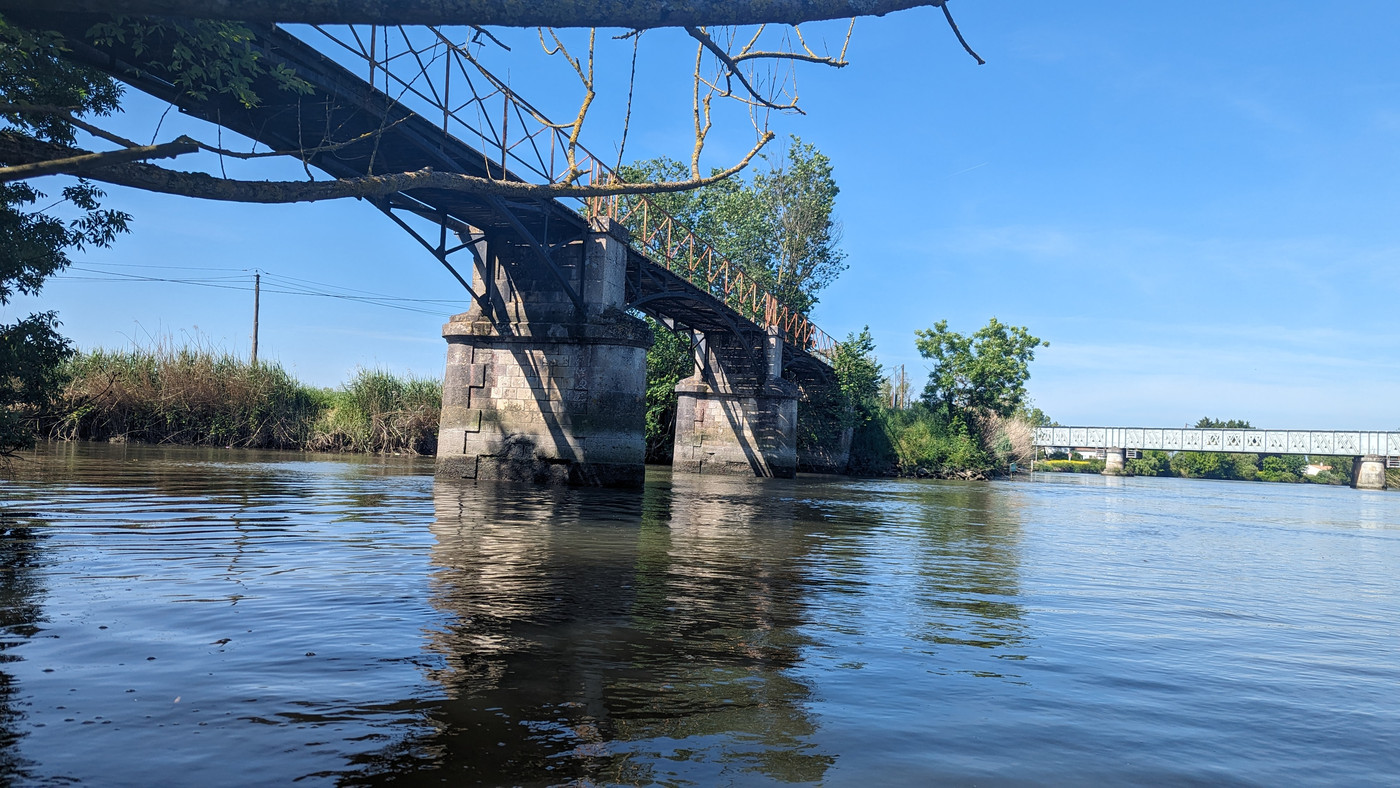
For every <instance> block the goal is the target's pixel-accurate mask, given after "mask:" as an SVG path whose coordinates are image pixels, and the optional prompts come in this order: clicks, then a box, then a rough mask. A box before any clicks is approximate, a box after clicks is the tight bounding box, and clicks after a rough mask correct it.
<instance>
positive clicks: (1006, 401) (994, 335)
mask: <svg viewBox="0 0 1400 788" xmlns="http://www.w3.org/2000/svg"><path fill="white" fill-rule="evenodd" d="M914 333H915V335H916V337H917V338H916V339H915V345H916V346H917V347H918V349H919V353H920V354H921V355H923V357H924V358H926V359H930V360H931V361H933V363H934V366H933V369H932V370H931V372H930V374H929V380H928V385H927V386H926V387H925V388H924V399H925V401H927V402H928V403H929V404H930V405H933V406H935V407H937V406H943V407H947V408H948V409H950V410H952V411H960V412H964V413H977V412H979V411H986V412H990V413H995V414H997V415H998V416H1010V415H1011V414H1012V413H1015V412H1016V410H1017V409H1018V408H1019V407H1020V406H1021V405H1022V403H1023V402H1024V401H1025V398H1026V381H1027V380H1028V379H1029V378H1030V362H1031V361H1033V360H1034V359H1035V349H1036V348H1038V347H1049V346H1050V343H1049V342H1044V341H1042V340H1041V339H1040V338H1039V337H1034V336H1031V333H1030V332H1029V331H1028V330H1027V329H1026V328H1025V327H1024V326H1009V325H1006V324H1005V323H1002V322H1000V321H999V320H997V319H996V318H995V317H993V318H992V319H991V320H990V321H988V323H987V325H985V326H983V327H982V328H980V329H978V330H977V332H976V333H974V334H972V335H970V336H967V335H963V334H960V333H958V332H956V331H951V330H949V329H948V321H946V320H940V321H938V322H937V323H935V324H934V326H933V328H931V329H927V330H919V331H915V332H914Z"/></svg>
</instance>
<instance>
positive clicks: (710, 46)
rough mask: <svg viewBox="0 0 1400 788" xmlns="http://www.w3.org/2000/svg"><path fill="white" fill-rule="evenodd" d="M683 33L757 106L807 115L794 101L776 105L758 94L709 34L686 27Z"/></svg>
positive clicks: (732, 59) (695, 28) (732, 60)
mask: <svg viewBox="0 0 1400 788" xmlns="http://www.w3.org/2000/svg"><path fill="white" fill-rule="evenodd" d="M685 32H687V33H689V34H690V37H691V38H693V39H695V40H696V41H699V42H700V44H701V46H703V47H705V49H707V50H709V52H710V54H712V55H714V56H715V58H717V59H718V60H719V62H721V63H723V64H724V66H725V69H726V74H725V76H726V77H734V78H735V79H738V80H739V84H741V85H743V86H744V89H745V90H747V91H748V92H749V95H750V96H752V97H753V100H754V101H756V102H758V103H759V104H761V105H763V106H765V107H768V108H769V109H779V110H788V109H790V110H796V111H797V113H798V114H799V115H806V114H807V113H805V112H803V111H802V108H801V107H798V106H797V102H796V101H792V102H789V103H787V104H777V103H775V102H773V101H772V100H771V99H769V98H768V97H766V96H764V95H763V94H762V93H759V92H758V91H757V90H756V89H755V88H754V86H753V85H752V84H751V83H750V82H749V80H748V78H747V77H745V76H744V73H743V71H741V70H740V68H739V64H738V63H736V62H734V58H732V57H730V56H729V53H728V52H726V51H724V48H723V47H721V46H720V45H719V44H716V43H715V40H714V39H713V38H710V34H709V33H707V32H705V31H704V30H701V29H700V28H698V27H686V29H685Z"/></svg>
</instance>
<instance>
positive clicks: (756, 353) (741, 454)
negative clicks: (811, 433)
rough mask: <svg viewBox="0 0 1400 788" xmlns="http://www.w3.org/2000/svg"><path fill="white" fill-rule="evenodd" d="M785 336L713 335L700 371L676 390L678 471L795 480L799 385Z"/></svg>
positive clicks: (703, 346)
mask: <svg viewBox="0 0 1400 788" xmlns="http://www.w3.org/2000/svg"><path fill="white" fill-rule="evenodd" d="M782 372H783V339H782V336H781V335H779V334H778V333H777V330H776V329H770V331H769V333H768V334H767V335H752V336H738V335H735V334H732V333H727V332H723V333H721V332H715V333H711V334H706V335H704V337H703V338H702V339H700V341H699V347H698V350H697V353H696V372H695V374H694V375H693V376H691V377H689V378H687V379H685V380H682V381H681V382H680V384H679V385H677V386H676V394H677V395H678V400H679V401H678V403H677V409H676V448H675V453H674V454H673V456H672V469H673V470H674V471H676V472H679V473H709V474H730V475H743V476H776V477H786V478H791V477H792V476H795V475H796V474H797V399H798V388H797V385H796V384H794V383H792V382H791V381H787V380H784V379H783V377H782Z"/></svg>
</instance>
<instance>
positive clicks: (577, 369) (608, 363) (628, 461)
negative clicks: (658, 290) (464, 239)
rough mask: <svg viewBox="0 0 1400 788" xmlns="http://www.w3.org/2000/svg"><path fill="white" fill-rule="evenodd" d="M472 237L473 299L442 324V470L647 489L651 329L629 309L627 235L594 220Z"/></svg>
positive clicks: (445, 473)
mask: <svg viewBox="0 0 1400 788" xmlns="http://www.w3.org/2000/svg"><path fill="white" fill-rule="evenodd" d="M552 246H553V250H552V251H549V252H547V253H546V250H543V249H541V247H540V245H539V244H533V245H532V244H531V243H529V242H528V241H527V242H525V243H522V242H520V239H518V238H513V237H510V236H507V235H505V234H502V233H496V234H482V235H480V236H478V237H477V240H476V241H475V250H474V251H475V254H474V257H475V268H474V276H473V279H474V282H473V290H474V291H475V293H477V294H479V296H478V299H477V301H476V302H474V303H473V304H472V306H471V308H470V309H468V310H467V311H466V312H464V313H462V314H459V315H454V316H453V317H452V318H451V320H450V322H448V323H447V325H445V326H444V327H443V331H442V334H443V338H445V339H446V340H447V374H446V377H445V379H444V382H443V397H442V398H443V402H442V421H441V426H440V429H439V433H438V454H437V472H438V474H439V475H440V476H448V477H457V478H466V479H479V480H502V481H521V482H535V483H545V484H585V485H602V486H630V485H640V484H641V483H642V481H643V477H644V472H645V466H644V462H645V458H646V440H645V418H646V352H647V348H648V347H650V346H651V344H652V339H653V338H652V335H651V331H650V330H649V329H648V328H647V326H646V324H645V323H644V322H642V321H641V320H638V319H637V318H634V317H632V316H630V315H628V314H627V313H626V312H625V308H626V301H625V294H624V290H625V280H626V267H627V230H626V228H624V227H623V226H622V225H620V224H618V223H616V222H613V221H612V220H610V219H595V220H593V221H592V222H590V225H589V227H588V232H587V233H586V234H585V235H584V236H583V237H581V238H577V239H575V240H573V241H567V240H566V241H563V242H560V243H556V244H553V245H552Z"/></svg>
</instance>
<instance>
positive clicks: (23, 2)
mask: <svg viewBox="0 0 1400 788" xmlns="http://www.w3.org/2000/svg"><path fill="white" fill-rule="evenodd" d="M945 2H946V0H530V1H529V2H513V3H503V2H500V0H45V2H44V3H43V5H42V8H43V10H44V11H45V12H47V13H88V14H122V15H129V16H174V17H186V18H195V19H227V20H235V21H244V22H289V23H290V22H303V23H309V24H377V25H495V26H500V27H525V28H529V27H559V28H564V27H621V28H629V29H647V28H655V27H686V26H692V27H700V26H708V25H758V24H763V23H765V22H774V23H780V24H788V25H797V24H801V23H803V22H815V21H818V20H823V19H849V18H851V17H854V16H884V15H885V14H889V13H893V12H895V11H903V10H905V9H909V8H921V7H924V8H938V7H940V6H942V5H943V4H944V3H945ZM38 5H39V4H38V3H36V2H35V0H0V11H33V10H35V9H36V6H38Z"/></svg>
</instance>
